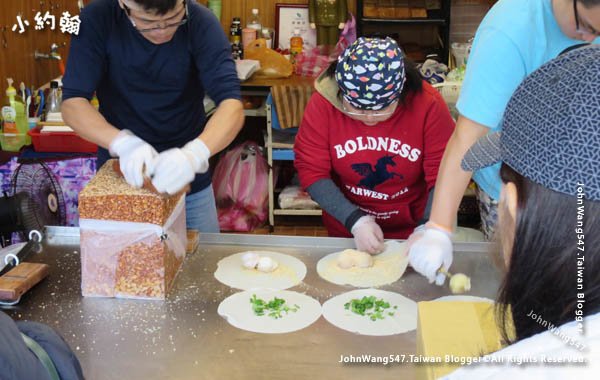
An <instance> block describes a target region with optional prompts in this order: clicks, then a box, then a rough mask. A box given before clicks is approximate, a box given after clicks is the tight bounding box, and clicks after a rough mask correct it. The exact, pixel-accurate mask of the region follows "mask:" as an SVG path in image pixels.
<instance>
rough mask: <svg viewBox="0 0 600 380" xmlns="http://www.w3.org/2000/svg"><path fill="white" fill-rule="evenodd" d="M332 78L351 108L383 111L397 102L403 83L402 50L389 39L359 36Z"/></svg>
mask: <svg viewBox="0 0 600 380" xmlns="http://www.w3.org/2000/svg"><path fill="white" fill-rule="evenodd" d="M335 79H336V81H337V83H338V86H339V88H340V90H341V91H342V96H343V97H344V99H346V101H348V103H350V104H351V105H352V106H353V107H355V108H358V109H362V110H380V109H382V108H385V107H387V106H389V105H390V104H391V103H392V102H393V101H394V100H396V99H398V97H399V96H400V93H401V92H402V88H403V87H404V82H405V81H406V75H405V71H404V59H403V55H402V51H401V50H400V48H399V47H398V44H397V43H396V41H394V40H393V39H391V38H389V37H387V38H386V39H385V40H384V39H380V38H364V37H360V38H359V39H358V40H356V41H355V42H354V43H353V44H352V45H350V46H349V47H348V48H347V49H346V50H344V52H343V53H342V54H341V55H340V56H339V58H338V63H337V66H336V68H335Z"/></svg>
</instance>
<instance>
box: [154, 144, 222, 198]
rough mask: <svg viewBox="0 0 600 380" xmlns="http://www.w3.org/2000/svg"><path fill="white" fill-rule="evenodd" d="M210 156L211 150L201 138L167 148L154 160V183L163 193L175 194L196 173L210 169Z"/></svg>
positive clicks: (191, 179) (190, 180) (192, 178)
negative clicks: (176, 146)
mask: <svg viewBox="0 0 600 380" xmlns="http://www.w3.org/2000/svg"><path fill="white" fill-rule="evenodd" d="M209 158H210V151H209V150H208V147H207V146H206V144H204V142H202V140H200V139H194V140H192V141H190V142H189V143H187V144H185V146H184V147H183V148H172V149H168V150H165V151H164V152H162V153H161V154H159V155H158V157H157V158H156V160H155V162H154V178H153V179H152V185H154V187H155V188H156V190H157V191H159V192H161V193H168V194H175V193H177V192H178V191H180V190H181V189H183V188H184V187H185V186H186V185H187V184H189V183H190V182H192V181H193V180H194V177H195V176H196V173H205V172H206V171H207V170H208V159H209Z"/></svg>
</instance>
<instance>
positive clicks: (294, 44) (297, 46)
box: [290, 28, 304, 62]
mask: <svg viewBox="0 0 600 380" xmlns="http://www.w3.org/2000/svg"><path fill="white" fill-rule="evenodd" d="M303 45H304V41H303V40H302V37H300V29H298V28H295V29H294V34H293V35H292V38H290V55H291V57H292V62H294V61H295V59H296V56H297V55H298V54H300V53H302V46H303Z"/></svg>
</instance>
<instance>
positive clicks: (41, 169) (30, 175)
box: [0, 163, 66, 246]
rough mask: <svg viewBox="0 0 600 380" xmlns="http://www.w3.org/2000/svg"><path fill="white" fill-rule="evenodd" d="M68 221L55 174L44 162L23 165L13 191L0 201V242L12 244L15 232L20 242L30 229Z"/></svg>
mask: <svg viewBox="0 0 600 380" xmlns="http://www.w3.org/2000/svg"><path fill="white" fill-rule="evenodd" d="M65 222H66V211H65V201H64V198H63V194H62V191H61V189H60V185H59V184H58V182H57V181H56V178H55V177H54V174H52V172H51V171H50V170H49V169H48V167H47V166H46V165H45V164H44V163H33V164H21V165H19V166H18V167H17V169H16V170H15V173H14V174H13V177H12V181H11V184H10V189H9V192H8V194H5V197H4V198H0V239H1V242H2V246H5V245H7V244H9V243H10V240H11V236H12V233H13V232H17V233H20V234H21V240H25V237H26V236H27V235H28V234H29V231H31V230H38V231H40V232H41V231H42V230H43V228H44V226H62V225H65Z"/></svg>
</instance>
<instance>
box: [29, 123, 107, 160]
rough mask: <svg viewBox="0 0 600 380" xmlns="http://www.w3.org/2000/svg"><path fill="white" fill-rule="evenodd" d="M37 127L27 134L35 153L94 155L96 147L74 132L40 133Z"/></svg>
mask: <svg viewBox="0 0 600 380" xmlns="http://www.w3.org/2000/svg"><path fill="white" fill-rule="evenodd" d="M41 129H42V127H41V126H39V125H38V126H37V127H35V128H33V129H31V130H29V131H28V132H27V134H29V136H31V140H32V142H33V149H34V150H35V151H36V152H77V153H96V152H97V151H98V145H96V144H94V143H91V142H89V141H87V140H84V139H82V138H81V137H79V136H78V135H77V133H75V132H45V133H42V132H40V131H41Z"/></svg>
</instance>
